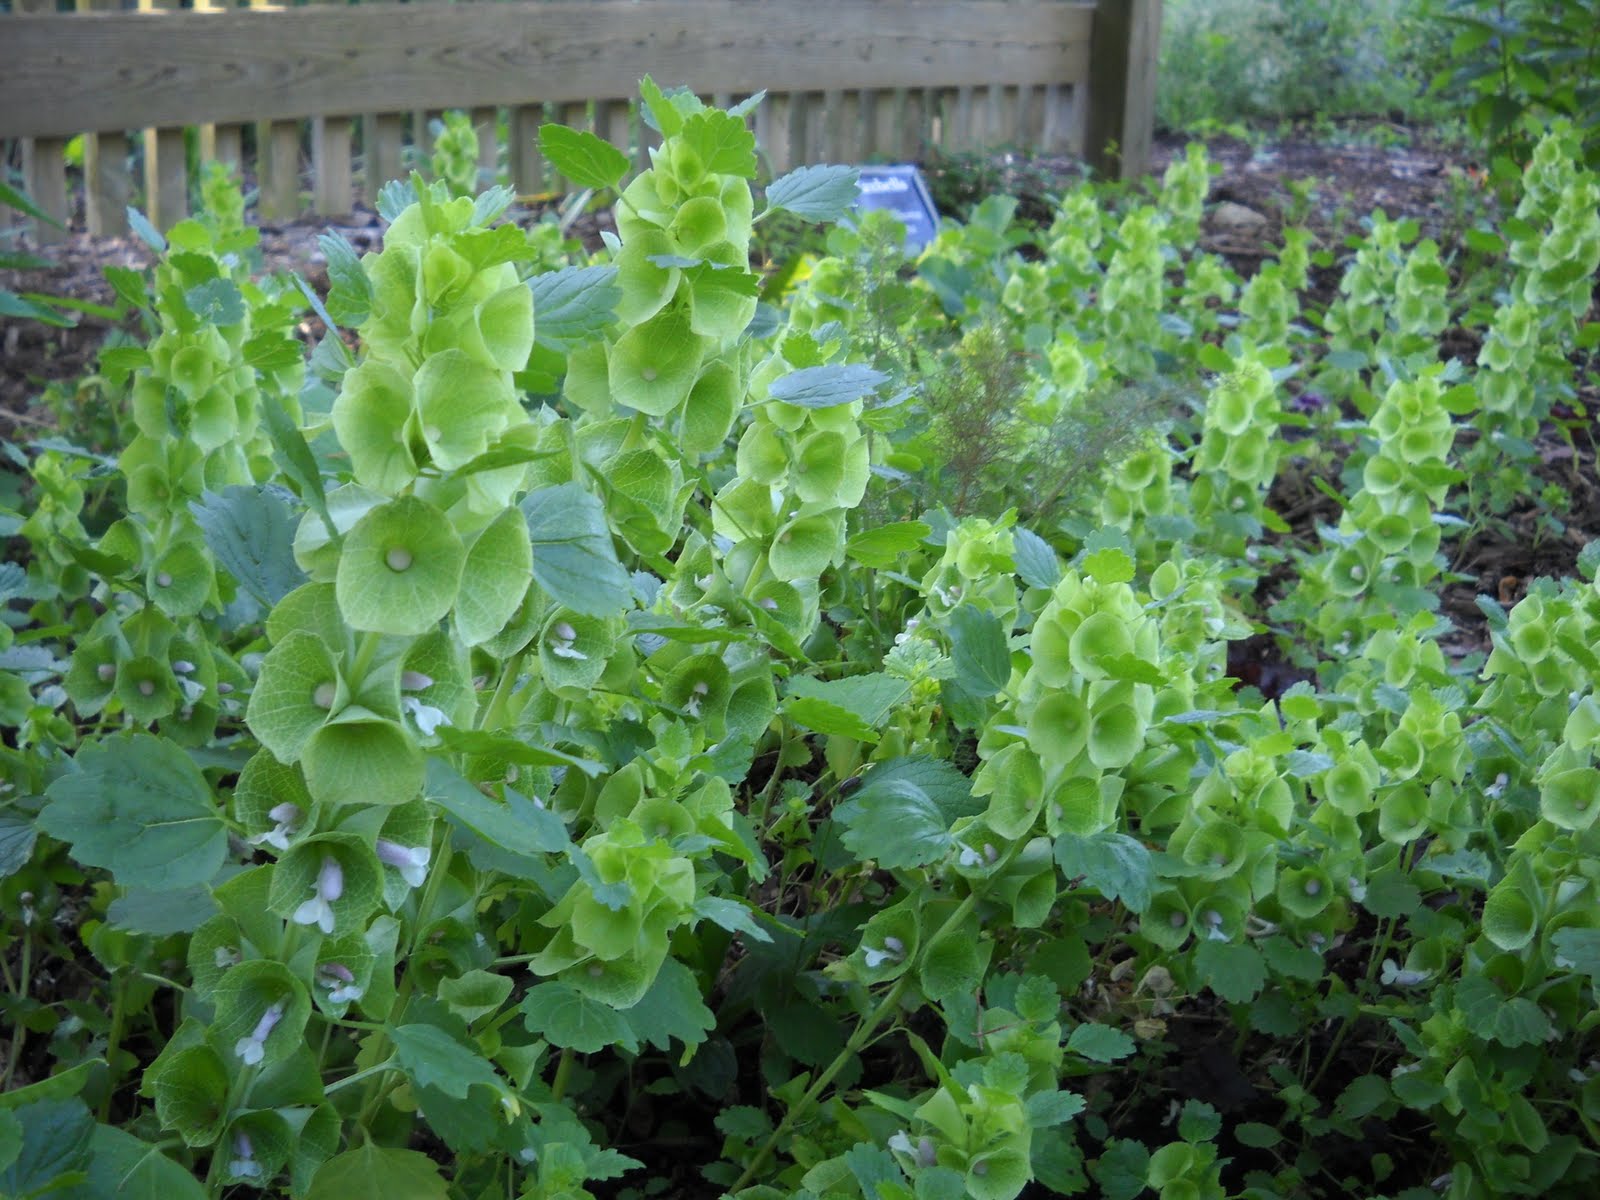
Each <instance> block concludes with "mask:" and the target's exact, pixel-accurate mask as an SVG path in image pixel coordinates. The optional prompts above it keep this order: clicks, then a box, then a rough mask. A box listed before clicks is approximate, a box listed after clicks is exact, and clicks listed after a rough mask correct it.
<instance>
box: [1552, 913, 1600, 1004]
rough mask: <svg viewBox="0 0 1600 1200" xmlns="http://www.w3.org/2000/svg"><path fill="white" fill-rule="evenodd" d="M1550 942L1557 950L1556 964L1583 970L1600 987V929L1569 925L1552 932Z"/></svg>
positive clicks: (1565, 967)
mask: <svg viewBox="0 0 1600 1200" xmlns="http://www.w3.org/2000/svg"><path fill="white" fill-rule="evenodd" d="M1550 944H1551V945H1552V946H1553V947H1554V949H1555V952H1556V956H1555V965H1556V966H1558V967H1562V968H1564V969H1566V970H1569V971H1580V972H1582V973H1583V974H1585V975H1587V976H1588V977H1589V978H1590V980H1592V981H1593V983H1594V986H1595V987H1596V988H1597V989H1600V929H1581V928H1576V927H1573V926H1568V927H1567V928H1565V929H1558V930H1556V931H1555V933H1553V934H1551V935H1550Z"/></svg>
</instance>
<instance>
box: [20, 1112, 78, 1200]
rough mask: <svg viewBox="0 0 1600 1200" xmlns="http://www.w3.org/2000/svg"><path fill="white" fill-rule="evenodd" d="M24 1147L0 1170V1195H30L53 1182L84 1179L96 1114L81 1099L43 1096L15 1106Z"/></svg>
mask: <svg viewBox="0 0 1600 1200" xmlns="http://www.w3.org/2000/svg"><path fill="white" fill-rule="evenodd" d="M12 1116H13V1117H14V1118H15V1119H16V1122H17V1124H18V1125H20V1126H21V1133H22V1147H21V1150H20V1151H19V1153H18V1154H17V1157H16V1158H15V1160H13V1161H12V1163H11V1164H10V1165H9V1166H7V1167H6V1168H5V1169H4V1170H0V1196H17V1197H28V1196H32V1195H34V1194H36V1193H41V1192H45V1191H46V1190H47V1189H50V1188H51V1185H52V1184H54V1185H55V1186H56V1187H68V1186H71V1185H72V1184H75V1183H81V1182H82V1181H83V1179H84V1172H85V1171H86V1170H87V1169H88V1167H89V1163H90V1153H91V1151H90V1146H91V1140H92V1139H93V1137H94V1131H95V1123H94V1118H93V1117H91V1116H90V1115H89V1110H88V1109H87V1108H85V1107H84V1106H83V1101H81V1100H43V1101H40V1102H38V1103H34V1104H28V1105H25V1106H22V1107H20V1108H16V1109H13V1110H12Z"/></svg>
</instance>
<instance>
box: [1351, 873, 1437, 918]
mask: <svg viewBox="0 0 1600 1200" xmlns="http://www.w3.org/2000/svg"><path fill="white" fill-rule="evenodd" d="M1421 903H1422V893H1421V892H1420V891H1419V890H1418V889H1417V885H1416V884H1414V883H1412V882H1411V880H1410V878H1408V877H1407V875H1406V873H1405V872H1404V871H1401V870H1400V869H1398V868H1396V867H1386V868H1384V869H1383V870H1381V871H1374V872H1373V874H1372V876H1371V877H1370V878H1369V879H1368V880H1367V894H1366V896H1365V897H1364V898H1363V899H1362V901H1361V907H1363V908H1365V909H1366V910H1367V911H1368V912H1370V913H1372V914H1373V915H1374V916H1379V917H1393V918H1398V917H1407V916H1410V915H1411V914H1412V913H1414V912H1416V911H1417V908H1418V906H1419V905H1421Z"/></svg>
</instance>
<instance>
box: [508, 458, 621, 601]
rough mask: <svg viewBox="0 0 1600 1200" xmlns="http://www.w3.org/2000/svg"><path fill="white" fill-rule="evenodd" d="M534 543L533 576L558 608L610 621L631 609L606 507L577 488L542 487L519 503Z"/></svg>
mask: <svg viewBox="0 0 1600 1200" xmlns="http://www.w3.org/2000/svg"><path fill="white" fill-rule="evenodd" d="M521 508H522V514H523V516H524V517H526V518H527V522H528V536H529V538H530V540H531V541H532V544H533V577H534V579H535V580H536V581H537V582H538V584H539V586H540V587H542V588H543V589H544V590H545V591H546V592H548V593H549V595H550V597H551V598H552V599H553V600H554V601H555V602H556V603H557V604H560V605H563V606H565V607H566V608H570V609H572V610H573V611H575V612H580V613H587V614H588V615H590V616H597V617H609V616H615V615H616V614H618V613H621V612H624V611H625V610H627V609H628V608H630V607H631V606H632V603H633V588H632V586H631V584H630V583H629V581H628V573H627V572H626V571H624V570H623V569H622V564H621V563H619V562H618V561H617V551H616V547H615V546H614V545H613V544H612V541H611V526H610V525H609V524H608V523H607V521H606V513H605V507H604V506H603V505H602V504H601V503H600V501H599V500H598V499H597V498H596V497H594V496H593V495H591V494H590V493H588V492H586V491H584V489H583V488H581V487H580V486H578V485H577V484H575V483H564V484H561V485H560V486H558V487H551V488H541V489H539V490H537V491H533V492H530V493H528V495H527V496H526V497H525V498H524V499H523V501H522V505H521Z"/></svg>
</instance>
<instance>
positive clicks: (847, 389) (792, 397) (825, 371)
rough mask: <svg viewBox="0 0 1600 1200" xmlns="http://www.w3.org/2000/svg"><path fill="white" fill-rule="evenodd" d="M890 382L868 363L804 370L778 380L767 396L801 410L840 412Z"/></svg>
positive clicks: (832, 365)
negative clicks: (845, 406)
mask: <svg viewBox="0 0 1600 1200" xmlns="http://www.w3.org/2000/svg"><path fill="white" fill-rule="evenodd" d="M888 378H889V377H888V376H887V375H885V374H884V373H883V372H882V371H879V370H877V369H875V368H873V367H869V366H867V365H866V364H865V363H831V364H829V365H828V366H823V367H802V368H800V370H798V371H790V372H789V374H787V375H784V376H781V377H779V378H778V379H775V380H774V381H773V382H772V386H771V387H769V388H768V389H767V395H768V396H770V397H771V398H772V399H774V400H781V401H783V403H785V404H795V405H798V406H799V407H801V408H837V407H838V406H839V405H841V404H852V403H854V402H855V401H857V400H860V399H862V398H863V397H865V396H870V395H872V394H873V393H874V392H876V391H877V390H878V388H879V386H880V385H882V384H883V383H884V382H885V381H887V380H888Z"/></svg>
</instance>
